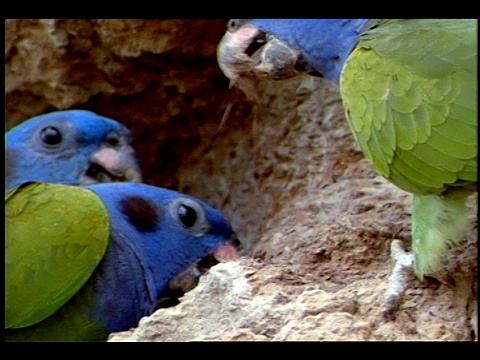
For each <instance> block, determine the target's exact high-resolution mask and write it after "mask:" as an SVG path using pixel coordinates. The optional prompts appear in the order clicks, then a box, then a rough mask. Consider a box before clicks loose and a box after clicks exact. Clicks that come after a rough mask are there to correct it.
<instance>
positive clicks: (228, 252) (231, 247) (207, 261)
mask: <svg viewBox="0 0 480 360" xmlns="http://www.w3.org/2000/svg"><path fill="white" fill-rule="evenodd" d="M240 250H241V244H240V241H239V240H238V238H237V236H236V234H233V235H232V237H231V238H230V239H229V240H228V241H227V242H226V243H224V244H222V245H220V246H219V247H218V248H217V249H215V251H213V252H212V253H211V254H208V255H207V256H204V257H203V258H201V259H200V260H198V261H197V262H196V263H195V264H192V265H190V266H189V267H187V268H186V269H184V270H183V271H182V272H180V273H179V274H177V275H176V276H175V277H174V278H173V279H172V280H170V282H169V284H168V288H167V289H165V291H164V292H163V293H162V294H161V296H160V298H159V300H158V302H157V306H156V308H157V309H160V308H167V307H171V306H175V305H177V304H178V303H179V300H178V299H179V298H180V297H182V296H183V295H184V294H185V293H186V292H188V291H190V290H192V289H193V288H195V287H196V286H197V285H198V281H199V280H200V277H201V276H202V275H203V274H205V273H206V272H207V271H208V269H210V268H211V267H212V266H214V265H217V264H218V263H220V262H227V261H234V260H236V259H238V258H239V257H240Z"/></svg>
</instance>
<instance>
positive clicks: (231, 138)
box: [5, 20, 478, 341]
mask: <svg viewBox="0 0 480 360" xmlns="http://www.w3.org/2000/svg"><path fill="white" fill-rule="evenodd" d="M225 24H226V20H61V21H58V20H9V21H7V23H6V35H7V44H6V50H5V52H6V59H7V63H6V91H7V98H6V105H7V128H9V127H11V126H13V125H14V124H17V123H19V122H21V121H23V120H25V119H27V118H28V117H30V116H33V115H36V114H39V113H42V112H48V111H53V110H57V109H69V108H84V109H91V110H94V111H97V112H99V113H101V114H102V115H105V116H111V117H113V118H116V119H118V120H120V121H122V122H124V123H125V124H126V125H127V126H129V127H131V128H132V130H133V134H134V138H135V140H134V147H135V149H136V150H137V151H138V153H139V156H140V160H141V165H142V169H143V171H144V174H145V175H144V179H145V182H147V183H151V184H155V185H158V186H164V187H170V188H174V189H177V190H180V191H183V192H187V193H189V194H192V195H195V196H198V197H201V198H203V199H204V200H206V201H208V202H210V203H212V204H213V205H214V206H216V207H217V208H219V209H221V210H222V211H224V212H225V213H226V215H227V216H228V217H229V218H230V219H231V221H232V224H233V227H234V229H235V230H236V231H237V233H238V236H239V238H240V240H241V241H242V243H243V245H244V248H245V250H244V253H243V256H242V257H241V258H240V259H239V260H237V261H233V262H228V263H222V264H219V265H216V266H215V267H213V268H212V269H210V270H209V272H208V273H207V274H205V275H204V276H203V278H202V279H201V280H200V284H199V285H198V286H197V287H196V288H195V289H193V290H192V291H190V292H189V293H187V294H185V296H184V297H183V298H182V299H181V303H180V304H179V305H177V306H175V307H172V308H167V309H160V310H158V311H157V312H156V313H154V314H153V315H152V316H150V317H147V318H143V319H142V320H141V321H140V324H139V326H138V327H137V328H135V329H131V330H130V331H126V332H123V333H118V334H113V335H112V336H111V338H110V341H230V340H233V341H272V340H273V341H295V340H307V341H322V340H327V341H335V340H339V341H349V340H359V341H364V340H368V341H385V340H387V341H397V340H424V341H428V340H450V341H454V340H462V341H471V340H475V341H476V340H477V339H478V335H477V334H478V325H477V324H478V322H477V244H476V241H477V233H476V231H475V233H473V234H471V236H470V237H469V239H468V241H467V242H466V243H465V244H464V245H462V246H460V247H459V248H458V249H455V250H453V251H452V252H451V254H450V255H449V265H448V270H449V271H450V272H451V274H452V275H451V278H452V279H453V282H452V281H450V282H446V281H435V280H430V281H428V280H425V281H423V282H420V281H418V280H417V279H415V278H414V277H413V276H412V277H411V279H410V283H409V286H408V288H407V290H406V293H405V295H404V297H403V299H402V302H401V304H400V307H399V310H398V313H397V317H396V319H395V320H394V321H388V320H386V319H384V318H383V316H382V311H383V309H384V303H385V292H386V290H387V280H388V276H389V274H390V271H391V269H392V267H393V261H392V260H391V259H390V254H389V246H390V242H391V240H392V239H393V238H397V239H401V240H402V241H403V243H404V245H405V247H406V248H407V249H409V248H410V245H409V238H410V206H411V196H410V195H409V194H407V193H404V192H403V191H401V190H399V189H397V188H395V187H394V186H393V185H391V184H389V183H388V182H387V181H386V180H384V179H383V178H381V177H380V176H378V175H377V174H376V173H375V171H373V170H372V168H371V166H370V165H369V164H368V163H367V162H366V161H365V160H363V157H362V154H361V153H360V151H359V149H358V147H357V146H356V145H355V143H354V141H353V137H352V135H351V132H350V129H349V128H348V125H347V124H346V122H345V119H344V117H343V113H342V108H341V101H340V98H339V94H338V91H337V90H336V89H335V88H334V87H333V86H330V85H328V84H326V83H325V82H323V81H321V80H319V79H313V78H299V79H295V80H293V81H288V82H281V83H260V84H259V87H258V89H259V90H258V94H257V101H258V102H259V103H260V104H261V106H252V105H251V103H249V102H247V101H246V98H245V96H244V95H243V94H242V93H240V92H239V91H238V90H235V89H228V81H227V80H226V78H225V77H224V76H223V74H222V73H221V72H220V70H219V68H218V65H217V62H216V57H215V50H216V45H217V44H218V42H219V40H220V38H221V37H222V35H223V32H224V29H225ZM230 106H231V111H230V112H229V114H228V116H226V119H223V121H222V118H223V117H224V113H225V112H226V109H227V108H229V107H230ZM472 208H474V209H475V211H474V215H475V216H476V198H475V199H473V201H472Z"/></svg>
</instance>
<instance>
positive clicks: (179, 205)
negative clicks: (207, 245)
mask: <svg viewBox="0 0 480 360" xmlns="http://www.w3.org/2000/svg"><path fill="white" fill-rule="evenodd" d="M169 208H170V214H171V216H172V217H174V218H175V219H176V220H177V221H178V222H179V223H180V224H181V226H183V227H184V228H185V230H187V231H188V232H190V233H191V234H192V235H194V236H195V237H198V236H204V235H205V234H207V233H208V232H209V231H210V229H211V227H212V225H211V224H210V221H208V219H207V216H206V214H205V209H204V208H203V207H202V205H201V204H200V203H199V202H198V201H195V200H193V199H190V198H186V197H179V198H177V199H174V200H173V201H172V202H171V203H170V205H169Z"/></svg>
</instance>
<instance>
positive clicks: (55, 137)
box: [40, 126, 62, 146]
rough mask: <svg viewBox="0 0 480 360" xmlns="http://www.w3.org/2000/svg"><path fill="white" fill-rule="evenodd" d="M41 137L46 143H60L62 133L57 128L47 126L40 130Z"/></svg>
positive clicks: (52, 144)
mask: <svg viewBox="0 0 480 360" xmlns="http://www.w3.org/2000/svg"><path fill="white" fill-rule="evenodd" d="M40 138H41V139H42V141H43V142H44V143H45V144H47V145H50V146H54V145H58V144H60V142H61V141H62V134H61V133H60V131H59V130H58V129H57V128H54V127H53V126H47V127H46V128H44V129H42V131H41V132H40Z"/></svg>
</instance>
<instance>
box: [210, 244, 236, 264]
mask: <svg viewBox="0 0 480 360" xmlns="http://www.w3.org/2000/svg"><path fill="white" fill-rule="evenodd" d="M213 256H214V257H215V259H216V260H217V261H219V262H226V261H232V260H236V259H238V258H239V257H240V254H239V253H238V251H237V249H235V247H234V246H233V245H230V244H223V245H220V246H219V247H218V248H217V250H215V252H214V253H213Z"/></svg>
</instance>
